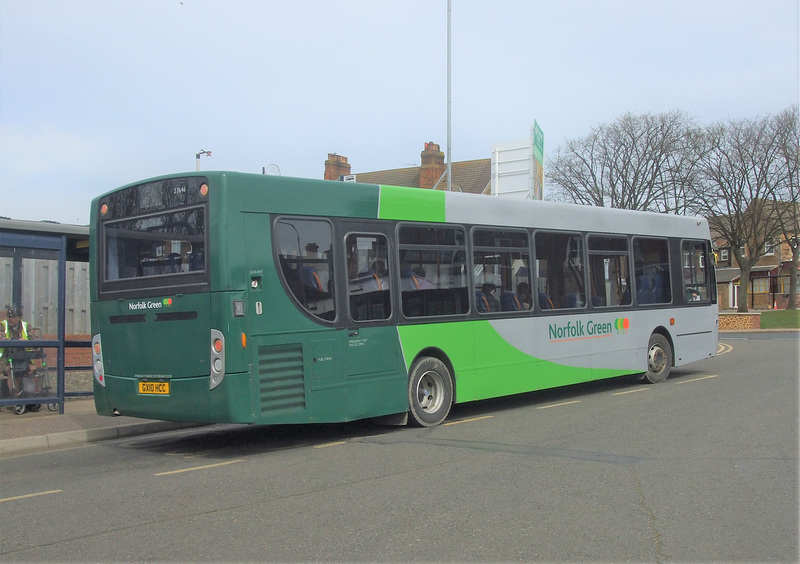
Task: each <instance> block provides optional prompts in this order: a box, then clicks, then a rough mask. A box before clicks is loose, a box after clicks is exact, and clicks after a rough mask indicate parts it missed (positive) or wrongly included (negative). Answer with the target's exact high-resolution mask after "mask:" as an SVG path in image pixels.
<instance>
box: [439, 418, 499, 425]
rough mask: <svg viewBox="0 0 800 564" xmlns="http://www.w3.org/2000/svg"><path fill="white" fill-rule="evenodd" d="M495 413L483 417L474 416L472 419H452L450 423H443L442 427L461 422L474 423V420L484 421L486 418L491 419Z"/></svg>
mask: <svg viewBox="0 0 800 564" xmlns="http://www.w3.org/2000/svg"><path fill="white" fill-rule="evenodd" d="M492 417H494V415H484V416H483V417H473V418H472V419H462V420H460V421H450V423H443V424H442V427H447V426H448V425H460V424H461V423H472V422H473V421H483V420H484V419H491V418H492Z"/></svg>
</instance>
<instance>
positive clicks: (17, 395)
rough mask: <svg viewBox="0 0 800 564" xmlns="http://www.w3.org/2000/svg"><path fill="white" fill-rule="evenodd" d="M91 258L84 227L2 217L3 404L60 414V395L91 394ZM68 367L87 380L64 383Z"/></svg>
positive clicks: (0, 317) (0, 329) (0, 313)
mask: <svg viewBox="0 0 800 564" xmlns="http://www.w3.org/2000/svg"><path fill="white" fill-rule="evenodd" d="M88 261H89V227H88V226H78V225H67V224H59V223H52V222H38V221H22V220H10V219H0V324H2V325H0V339H2V340H1V341H0V351H2V355H1V356H0V367H2V368H1V369H2V373H0V407H4V406H12V407H13V408H14V410H15V411H16V413H17V414H24V413H25V412H26V411H36V410H38V409H43V408H45V406H46V407H47V408H48V409H50V410H52V411H58V412H59V413H62V414H63V413H64V399H65V397H68V396H82V395H87V396H88V395H91V394H92V392H91V387H90V385H91V377H90V374H91V353H90V350H89V347H90V346H91V336H90V329H89V281H88V278H89V277H88ZM11 307H13V308H14V309H15V310H16V311H17V312H21V321H22V323H23V327H24V334H22V335H21V338H19V339H12V338H10V337H12V336H13V333H11V331H10V330H9V329H8V326H9V324H10V323H13V322H15V320H14V319H12V320H8V319H7V313H8V312H9V308H11ZM7 335H8V337H7ZM68 372H75V373H83V374H84V375H85V376H84V378H83V379H85V380H87V381H88V384H85V385H83V386H82V387H81V386H77V387H73V389H70V390H68V389H67V386H65V382H66V376H65V375H66V374H67V373H68ZM86 375H88V376H86Z"/></svg>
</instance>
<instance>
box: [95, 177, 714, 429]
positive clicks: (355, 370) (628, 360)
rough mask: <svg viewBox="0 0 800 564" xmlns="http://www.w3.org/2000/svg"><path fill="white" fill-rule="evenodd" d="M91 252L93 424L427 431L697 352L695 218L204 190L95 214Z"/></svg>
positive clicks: (706, 294)
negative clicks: (503, 400) (360, 425)
mask: <svg viewBox="0 0 800 564" xmlns="http://www.w3.org/2000/svg"><path fill="white" fill-rule="evenodd" d="M90 236H91V264H90V268H91V319H92V345H93V346H92V353H93V364H94V397H95V404H96V408H97V412H98V413H100V414H103V415H126V416H133V417H145V418H151V419H165V420H174V421H196V422H235V423H251V424H259V425H265V424H287V423H311V422H314V423H321V422H342V421H351V420H357V419H363V418H373V417H374V418H377V417H385V418H386V419H388V420H394V421H395V422H403V421H406V420H409V421H410V422H412V423H416V424H419V425H423V426H433V425H438V424H439V423H441V422H442V421H443V420H444V419H445V418H446V417H447V415H448V413H449V411H450V408H451V406H452V405H453V404H454V403H462V402H468V401H474V400H481V399H486V398H496V397H500V396H507V395H511V394H519V393H524V392H531V391H534V390H542V389H545V388H553V387H558V386H566V385H570V384H576V383H579V382H587V381H590V380H597V379H602V378H614V377H618V376H623V375H634V376H635V377H636V378H641V379H644V380H647V381H649V382H652V383H658V382H662V381H663V380H665V379H666V378H667V376H668V375H669V372H670V369H671V367H673V366H680V365H683V364H686V363H689V362H692V361H696V360H700V359H704V358H709V357H712V356H714V354H715V353H716V349H717V338H718V332H717V330H718V327H717V306H716V291H715V288H716V285H715V280H714V268H713V264H712V257H713V255H712V251H711V242H710V239H709V229H708V224H707V223H706V221H705V220H704V219H701V218H697V217H679V216H673V215H661V214H653V213H644V212H633V211H626V210H617V209H606V208H598V207H588V206H577V205H566V204H556V203H551V202H541V201H530V200H526V201H520V200H509V199H502V198H492V197H488V196H478V195H471V194H461V193H455V192H442V191H435V190H422V189H418V188H403V187H397V186H378V185H371V184H358V183H350V182H330V181H323V180H308V179H299V178H286V177H278V176H267V175H258V174H244V173H236V172H204V173H202V174H201V173H185V174H179V175H168V176H162V177H157V178H152V179H148V180H144V181H142V182H137V183H135V184H130V185H127V186H123V187H122V188H119V189H117V190H114V191H112V192H109V193H107V194H105V195H103V196H100V197H98V198H96V199H95V200H94V201H93V202H92V209H91V235H90ZM409 414H410V416H411V417H410V418H409V417H408V415H409Z"/></svg>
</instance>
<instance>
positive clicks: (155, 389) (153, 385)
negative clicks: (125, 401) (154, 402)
mask: <svg viewBox="0 0 800 564" xmlns="http://www.w3.org/2000/svg"><path fill="white" fill-rule="evenodd" d="M139 393H140V394H169V382H139Z"/></svg>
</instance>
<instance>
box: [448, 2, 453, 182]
mask: <svg viewBox="0 0 800 564" xmlns="http://www.w3.org/2000/svg"><path fill="white" fill-rule="evenodd" d="M452 4H453V0H447V191H448V192H450V190H452V184H451V179H452V178H453V175H452V172H453V167H452V160H453V159H452V158H451V154H450V153H451V146H450V105H451V96H450V42H451V39H450V36H451V33H450V27H451V25H450V12H451V11H452Z"/></svg>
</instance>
